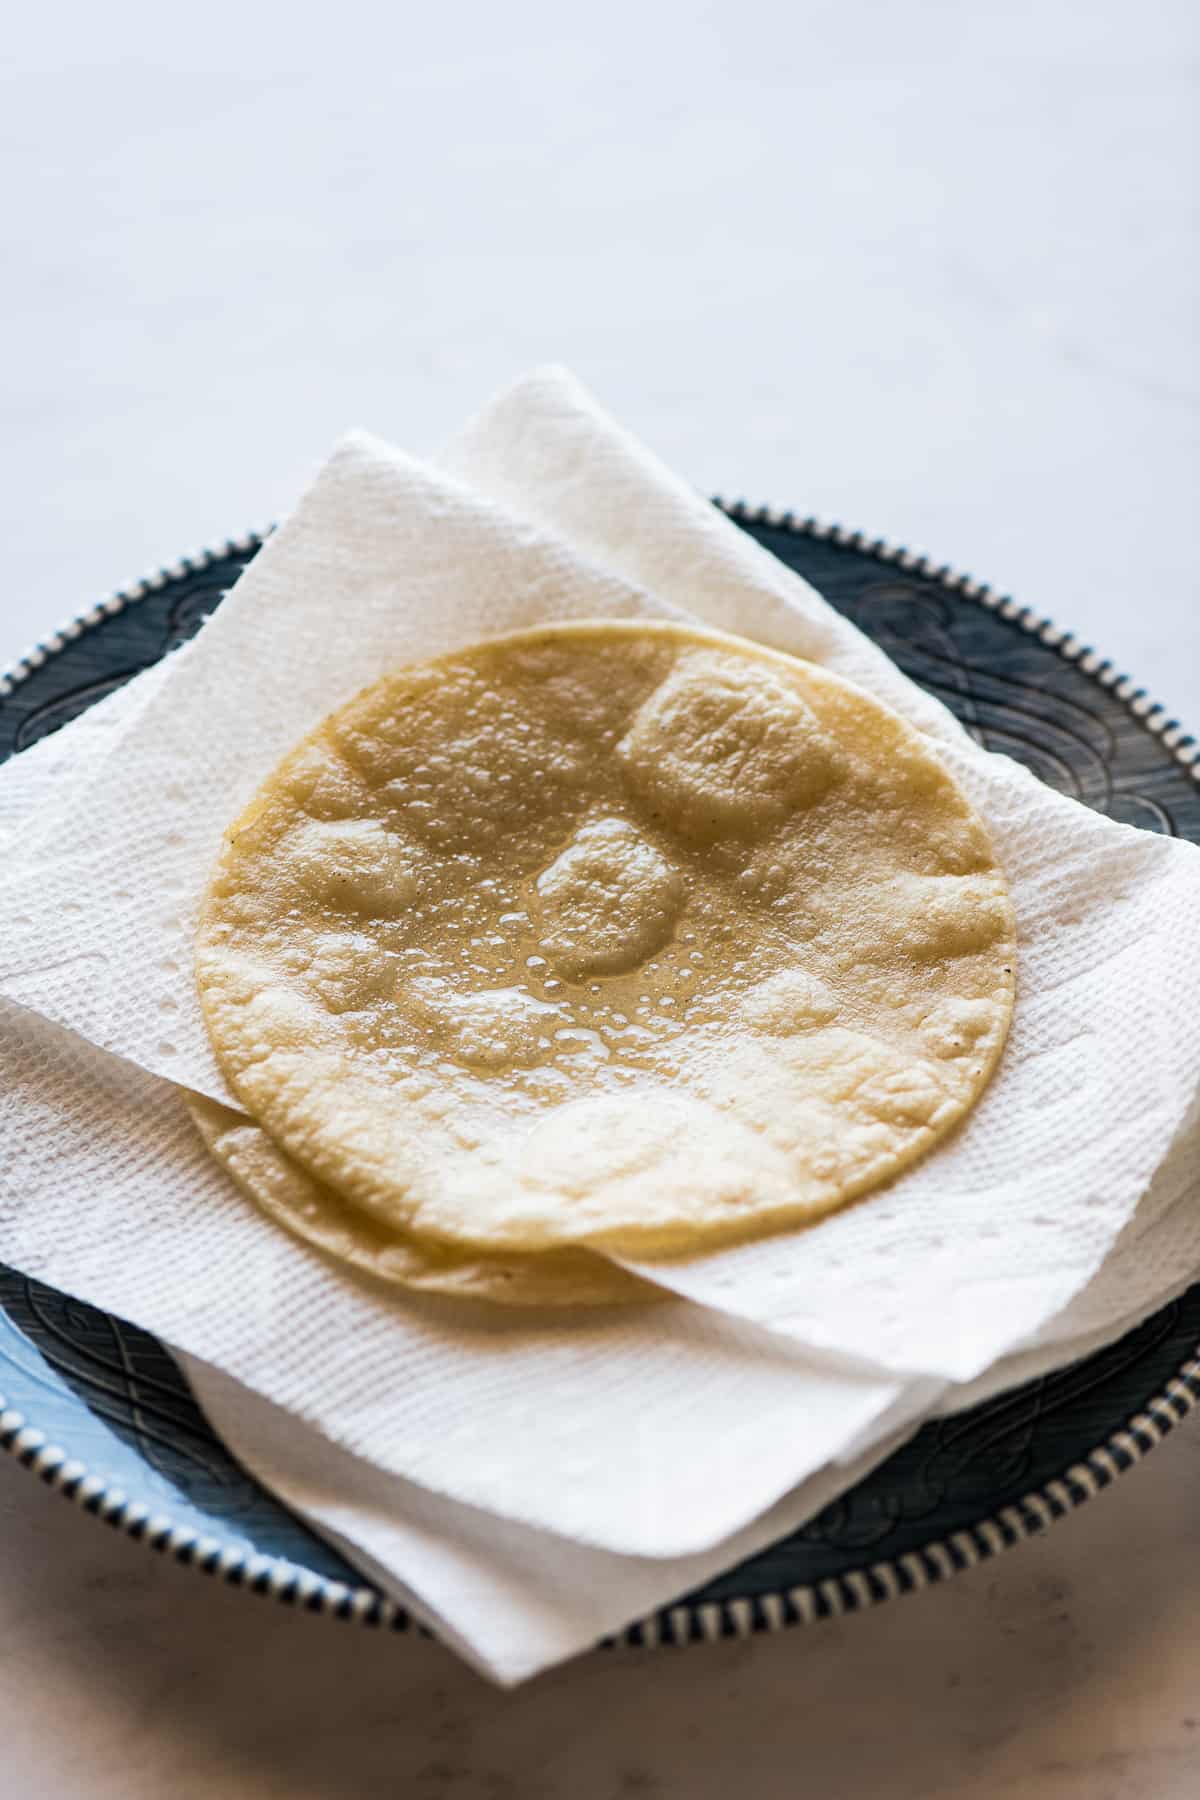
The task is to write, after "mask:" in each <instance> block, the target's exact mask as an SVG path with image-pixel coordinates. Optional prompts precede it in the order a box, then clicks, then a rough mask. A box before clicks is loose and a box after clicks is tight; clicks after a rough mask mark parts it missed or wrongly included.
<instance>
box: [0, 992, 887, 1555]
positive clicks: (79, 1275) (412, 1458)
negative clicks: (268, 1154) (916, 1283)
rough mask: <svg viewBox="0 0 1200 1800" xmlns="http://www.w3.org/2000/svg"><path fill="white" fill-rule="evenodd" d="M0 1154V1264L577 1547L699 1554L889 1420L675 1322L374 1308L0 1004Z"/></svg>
mask: <svg viewBox="0 0 1200 1800" xmlns="http://www.w3.org/2000/svg"><path fill="white" fill-rule="evenodd" d="M0 1144H2V1145H3V1155H2V1159H0V1260H4V1261H6V1262H11V1263H14V1264H15V1265H16V1266H17V1267H19V1268H21V1269H23V1270H25V1271H26V1272H27V1273H28V1274H30V1275H33V1276H36V1277H38V1278H39V1279H42V1280H45V1281H48V1282H50V1283H52V1284H53V1285H54V1286H56V1287H60V1288H63V1289H65V1290H66V1291H67V1292H68V1293H73V1294H78V1295H80V1296H81V1297H82V1298H84V1299H86V1300H90V1301H92V1302H94V1303H95V1304H97V1305H101V1306H104V1307H106V1308H107V1309H108V1310H110V1311H112V1312H115V1313H117V1314H118V1315H120V1316H121V1317H123V1318H127V1319H131V1320H133V1321H134V1322H135V1323H136V1324H138V1325H142V1326H144V1327H145V1328H146V1329H147V1330H149V1331H153V1332H155V1333H156V1334H157V1335H158V1336H159V1337H162V1338H164V1339H165V1340H166V1341H167V1342H168V1343H170V1344H171V1345H173V1346H175V1347H177V1348H178V1349H180V1350H183V1351H184V1352H186V1353H188V1354H190V1355H192V1356H197V1357H201V1358H203V1359H204V1360H206V1361H208V1362H210V1363H212V1364H214V1365H215V1366H216V1367H218V1368H220V1369H223V1370H225V1371H226V1372H228V1373H229V1374H232V1375H234V1376H236V1377H237V1378H238V1379H239V1380H242V1381H244V1382H246V1383H247V1384H250V1385H253V1386H254V1387H255V1388H257V1390H258V1391H259V1392H260V1393H262V1394H264V1395H266V1396H267V1397H268V1398H269V1399H271V1400H274V1401H275V1402H276V1403H277V1404H278V1405H280V1406H282V1407H284V1408H285V1409H286V1410H287V1411H289V1412H291V1413H292V1414H293V1415H294V1416H295V1417H296V1418H298V1419H300V1420H302V1421H304V1422H306V1423H308V1424H310V1425H315V1426H318V1427H319V1428H320V1429H321V1430H322V1431H323V1432H324V1433H325V1434H326V1435H327V1436H328V1437H329V1438H330V1439H331V1440H332V1441H333V1442H334V1443H337V1444H340V1445H342V1446H343V1447H344V1448H346V1449H348V1450H350V1451H352V1452H354V1453H355V1454H356V1455H358V1456H361V1457H362V1458H364V1459H365V1460H367V1461H370V1462H373V1463H374V1464H375V1465H376V1466H377V1467H378V1468H380V1469H382V1470H385V1471H387V1472H389V1473H391V1474H399V1475H404V1476H406V1477H408V1478H409V1479H410V1480H414V1481H418V1482H420V1483H421V1484H422V1485H424V1486H425V1487H428V1488H431V1489H433V1490H434V1491H436V1492H438V1493H442V1494H448V1495H451V1496H452V1497H454V1498H455V1499H458V1500H463V1501H466V1502H467V1503H469V1504H470V1505H473V1506H478V1507H483V1508H486V1509H489V1510H491V1511H494V1512H497V1513H501V1514H503V1515H505V1516H507V1517H510V1518H513V1519H517V1520H520V1521H522V1522H524V1523H526V1524H532V1525H536V1526H539V1527H543V1528H548V1529H551V1530H554V1531H557V1532H559V1533H560V1534H561V1535H562V1536H566V1537H573V1538H576V1539H577V1540H579V1541H580V1542H583V1543H589V1544H597V1545H601V1546H603V1547H605V1548H608V1549H617V1550H622V1551H626V1552H629V1553H633V1554H636V1555H642V1556H667V1555H678V1554H685V1553H690V1552H693V1551H698V1550H702V1549H704V1548H706V1547H707V1546H709V1545H711V1544H713V1543H715V1542H717V1541H718V1540H719V1539H721V1538H723V1537H726V1536H728V1534H729V1533H730V1532H731V1531H733V1530H735V1529H736V1528H737V1527H739V1526H740V1525H742V1524H744V1523H745V1522H746V1521H747V1520H748V1519H751V1518H753V1517H754V1515H755V1514H756V1513H758V1512H760V1511H762V1510H763V1508H764V1507H766V1506H768V1505H770V1504H771V1503H772V1502H774V1501H775V1500H776V1499H778V1498H779V1496H780V1495H781V1494H782V1493H784V1492H785V1491H786V1490H787V1489H788V1488H789V1487H791V1486H793V1485H794V1483H795V1482H796V1480H797V1478H798V1477H799V1476H801V1475H804V1474H807V1473H809V1472H810V1470H812V1469H815V1468H819V1467H820V1466H821V1465H822V1464H823V1463H825V1462H826V1461H828V1460H829V1459H830V1458H831V1457H833V1456H836V1455H837V1454H838V1453H839V1452H840V1451H842V1450H843V1449H844V1448H845V1447H846V1445H847V1444H848V1443H850V1442H852V1441H853V1439H854V1437H855V1435H856V1434H857V1433H859V1432H860V1431H863V1430H865V1429H867V1428H868V1427H869V1425H870V1424H871V1422H872V1421H873V1420H874V1419H875V1418H876V1417H878V1416H880V1415H881V1414H882V1413H883V1412H884V1411H885V1410H886V1409H887V1408H888V1407H889V1406H890V1405H891V1404H892V1403H893V1401H894V1400H895V1398H896V1396H897V1384H896V1383H893V1382H888V1381H880V1380H870V1379H867V1378H862V1379H857V1380H856V1379H854V1378H853V1377H852V1376H850V1375H848V1374H840V1373H838V1372H836V1371H834V1372H829V1373H825V1372H823V1371H822V1369H821V1368H820V1367H819V1366H818V1365H817V1364H816V1363H815V1362H814V1361H813V1359H811V1358H809V1357H806V1355H805V1354H804V1353H803V1351H802V1350H800V1348H799V1347H798V1346H795V1345H792V1344H791V1343H789V1342H788V1341H787V1340H786V1339H782V1338H778V1337H775V1336H773V1335H772V1334H771V1333H768V1332H765V1331H762V1330H760V1329H759V1328H757V1327H755V1326H752V1325H749V1324H747V1323H745V1322H743V1321H738V1320H734V1319H732V1318H729V1317H727V1316H725V1315H723V1314H718V1313H713V1312H710V1311H708V1310H707V1309H705V1308H701V1307H695V1306H688V1305H686V1304H684V1303H682V1302H674V1303H672V1302H670V1301H666V1302H663V1303H661V1304H658V1305H653V1304H652V1305H649V1306H644V1307H642V1306H638V1307H633V1306H631V1307H617V1308H607V1309H590V1310H588V1311H587V1312H578V1313H574V1314H566V1315H563V1314H558V1313H547V1314H546V1315H545V1316H536V1317H530V1316H529V1315H525V1314H522V1315H519V1316H514V1315H512V1314H506V1313H504V1312H503V1311H501V1310H499V1309H496V1308H494V1307H487V1306H483V1305H475V1306H468V1305H465V1304H464V1303H462V1302H453V1301H446V1300H440V1299H437V1298H434V1297H431V1296H430V1297H426V1296H420V1295H415V1294H414V1295H406V1296H404V1297H403V1299H402V1300H399V1301H398V1300H397V1296H396V1293H395V1290H394V1289H391V1288H388V1287H385V1286H384V1285H383V1284H382V1283H375V1282H372V1281H369V1280H365V1279H362V1278H359V1277H356V1276H354V1275H352V1274H351V1273H349V1272H348V1271H347V1270H345V1269H343V1268H340V1267H338V1266H337V1265H334V1264H332V1263H329V1262H327V1261H326V1260H325V1259H324V1258H322V1257H319V1256H314V1255H313V1254H312V1252H311V1251H310V1250H308V1249H307V1248H306V1247H305V1246H304V1245H302V1244H300V1243H298V1242H297V1241H295V1240H294V1239H292V1238H291V1237H290V1236H288V1235H287V1234H286V1233H284V1232H281V1231H280V1230H279V1229H278V1228H277V1227H276V1226H274V1225H272V1224H271V1223H270V1221H269V1220H268V1219H267V1218H266V1217H265V1216H264V1215H262V1214H261V1213H260V1212H259V1211H258V1209H257V1208H256V1207H254V1206H252V1205H251V1204H250V1203H249V1202H248V1201H246V1200H245V1199H244V1198H243V1197H242V1196H241V1195H240V1194H239V1192H238V1190H237V1189H236V1188H235V1187H234V1185H233V1184H232V1182H230V1181H229V1180H228V1178H227V1177H226V1176H225V1175H224V1173H223V1171H222V1170H221V1169H219V1168H218V1167H217V1166H216V1165H215V1164H214V1162H213V1160H212V1158H211V1157H210V1156H209V1155H208V1153H207V1151H206V1150H205V1149H204V1147H203V1145H202V1144H201V1142H200V1139H199V1137H198V1135H197V1133H196V1132H195V1130H194V1128H193V1127H192V1124H191V1121H190V1119H189V1118H188V1116H187V1113H186V1111H185V1109H184V1107H183V1104H182V1101H181V1099H180V1097H179V1094H178V1092H177V1090H175V1089H174V1088H172V1087H171V1086H170V1084H168V1083H166V1082H163V1081H161V1080H158V1079H156V1078H154V1077H152V1076H149V1075H147V1074H146V1073H145V1071H144V1070H141V1069H138V1068H137V1067H136V1066H135V1065H134V1064H132V1063H128V1062H124V1061H122V1060H121V1059H120V1058H117V1057H113V1056H111V1055H109V1054H108V1053H107V1052H103V1051H99V1050H97V1049H96V1048H95V1046H94V1045H91V1044H89V1043H87V1042H86V1040H84V1039H83V1038H81V1037H79V1036H77V1035H75V1034H74V1033H70V1032H67V1031H64V1030H62V1029H61V1028H59V1027H55V1026H53V1025H51V1024H50V1023H49V1022H48V1021H46V1020H44V1019H42V1018H40V1017H39V1016H38V1015H36V1014H34V1013H29V1012H22V1011H21V1010H20V1009H14V1008H13V1007H12V1005H11V1003H6V1005H5V1009H4V1014H3V1017H0Z"/></svg>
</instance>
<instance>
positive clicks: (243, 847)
mask: <svg viewBox="0 0 1200 1800" xmlns="http://www.w3.org/2000/svg"><path fill="white" fill-rule="evenodd" d="M1014 953H1015V944H1014V920H1013V913H1012V907H1011V905H1010V902H1009V899H1008V894H1007V891H1006V888H1005V884H1004V880H1003V877H1002V875H1001V873H1000V871H999V869H998V868H997V866H996V862H995V858H994V855H993V852H992V848H991V845H990V842H989V839H988V835H987V832H986V830H985V829H984V827H983V824H982V823H981V821H980V820H979V819H978V818H977V817H976V816H975V814H974V813H973V811H972V809H971V807H970V806H969V804H968V802H967V800H966V799H965V797H964V795H963V794H962V792H961V791H960V790H959V788H958V787H957V786H956V784H955V783H954V781H953V780H952V779H951V778H950V776H949V775H948V774H947V773H946V771H945V769H944V768H943V767H942V765H941V763H940V762H939V760H938V758H937V755H936V753H935V751H934V749H933V747H932V746H931V745H930V743H929V742H928V740H926V739H925V738H923V737H922V736H921V735H920V734H919V733H918V732H916V731H915V730H913V729H912V728H911V727H910V726H909V725H907V724H906V723H905V722H904V721H903V720H902V719H901V718H899V717H898V716H897V715H896V714H894V713H893V712H891V711H890V710H889V709H888V708H886V707H884V706H882V705H880V704H879V703H878V702H877V701H876V700H874V699H872V698H871V697H870V696H869V695H868V694H866V693H864V692H862V691H860V690H859V689H857V688H855V687H853V686H852V685H850V684H849V683H847V682H845V681H843V680H841V679H840V678H838V677H837V676H835V675H832V674H830V673H828V672H827V671H825V670H823V669H821V668H819V667H817V666H815V665H813V664H809V663H804V662H801V661H798V660H795V659H793V658H790V657H786V656H782V655H779V654H776V653H773V652H770V651H766V650H763V649H762V648H760V647H759V646H757V645H753V644H750V643H746V642H743V641H741V640H739V639H736V638H730V637H724V636H721V635H719V634H716V633H709V632H700V631H692V630H688V629H685V628H682V627H678V626H673V625H664V624H651V623H633V624H627V623H606V622H600V623H596V624H584V625H561V626H547V627H544V628H539V629H535V630H532V631H524V632H518V633H515V634H513V635H511V636H508V637H502V638H496V639H493V640H490V641H488V642H485V643H481V644H477V645H475V646H473V647H472V648H470V649H467V650H463V651H460V652H457V653H455V654H453V655H449V656H444V657H441V658H438V659H436V660H433V661H430V662H426V663H421V664H417V665H414V666H412V667H409V668H404V669H400V670H399V671H397V672H396V673H394V674H392V675H388V676H386V677H385V678H384V679H383V680H381V681H379V682H377V683H376V684H375V685H374V686H372V687H370V688H368V689H366V690H365V691H364V692H362V693H361V694H359V695H358V696H357V697H356V698H355V699H353V700H351V701H350V702H349V703H348V704H347V705H345V706H343V707H342V708H341V709H340V710H339V711H338V712H336V713H334V714H333V715H332V716H331V717H330V718H328V719H326V720H325V721H324V723H323V724H321V725H320V726H319V727H318V728H317V729H316V730H315V731H314V732H313V733H312V734H311V736H309V737H308V738H307V739H305V740H304V742H303V743H301V744H300V745H299V746H298V747H297V748H296V749H295V750H294V751H293V752H292V753H291V754H290V755H288V756H287V757H285V758H284V760H283V762H282V763H281V764H280V765H279V767H278V768H277V769H276V770H275V772H274V773H273V774H272V775H271V776H270V777H269V778H268V780H267V781H266V782H264V784H263V786H262V787H261V789H260V790H259V792H258V794H257V795H256V797H255V798H254V800H253V801H252V803H251V804H250V806H249V807H248V808H247V809H246V811H245V813H244V814H243V815H242V817H241V818H240V819H239V820H238V821H237V822H236V824H235V825H234V826H233V827H232V829H231V830H230V832H229V834H228V837H227V841H226V844H225V847H224V852H223V854H222V857H221V860H220V864H219V866H218V868H217V871H216V873H215V876H214V878H213V881H212V885H211V888H210V891H209V894H208V898H207V902H206V906H205V910H204V914H203V918H202V922H201V928H200V932H199V938H198V946H197V979H198V985H199V991H200V996H201V1001H202V1005H203V1009H204V1014H205V1018H206V1021H207V1025H208V1030H209V1032H210V1035H211V1039H212V1043H213V1046H214V1049H215V1052H216V1055H217V1058H218V1060H219V1062H220V1065H221V1068H222V1070H223V1072H224V1073H225V1075H226V1077H227V1079H228V1081H229V1084H230V1086H231V1088H232V1090H233V1091H234V1093H235V1094H236V1095H237V1097H238V1099H239V1100H240V1101H241V1103H242V1104H243V1105H244V1106H245V1108H246V1110H247V1111H248V1112H249V1113H250V1114H251V1115H252V1117H253V1118H254V1119H255V1120H257V1121H258V1122H259V1123H260V1124H261V1125H262V1126H263V1127H264V1128H265V1131H266V1132H267V1133H268V1134H269V1138H270V1140H272V1142H273V1145H274V1146H275V1148H276V1149H277V1150H278V1151H279V1152H282V1153H283V1155H284V1156H285V1157H286V1158H287V1159H289V1161H290V1162H291V1163H293V1164H294V1165H295V1167H296V1169H297V1170H298V1171H299V1172H300V1173H301V1174H302V1175H304V1176H307V1177H311V1178H312V1179H313V1180H314V1181H315V1182H317V1183H319V1184H321V1185H322V1187H323V1189H326V1190H329V1191H330V1192H331V1195H332V1197H333V1199H334V1200H335V1201H336V1203H337V1205H338V1206H339V1207H342V1208H344V1209H346V1216H347V1217H351V1216H353V1218H354V1220H355V1223H354V1227H353V1229H354V1230H355V1231H358V1230H360V1229H365V1226H366V1224H367V1223H368V1222H369V1224H370V1225H371V1227H372V1229H373V1230H374V1231H376V1232H379V1233H382V1234H384V1235H385V1237H386V1236H388V1235H391V1236H399V1237H402V1240H403V1243H404V1244H405V1245H406V1246H409V1245H411V1244H412V1243H413V1242H414V1241H419V1243H420V1244H421V1245H422V1246H424V1247H427V1248H428V1250H429V1253H430V1254H434V1253H435V1252H436V1253H441V1252H445V1251H447V1250H456V1251H458V1252H462V1253H467V1252H469V1253H471V1254H473V1255H474V1254H479V1253H485V1254H486V1255H488V1256H492V1257H495V1256H509V1255H539V1254H545V1253H547V1252H551V1251H562V1250H565V1249H567V1248H572V1247H573V1248H575V1249H576V1250H579V1249H581V1248H582V1247H584V1246H593V1247H598V1248H600V1249H603V1250H606V1251H611V1252H614V1253H617V1254H626V1255H629V1256H647V1255H648V1256H654V1255H660V1254H663V1255H677V1254H681V1253H693V1252H696V1251H699V1250H703V1249H706V1248H709V1247H712V1246H715V1245H717V1244H720V1243H722V1242H726V1241H729V1240H731V1239H735V1238H738V1237H743V1236H745V1235H748V1234H752V1233H757V1232H761V1231H764V1230H774V1229H778V1228H781V1227H785V1226H796V1225H802V1224H805V1223H808V1222H811V1221H812V1220H815V1219H818V1218H820V1217H821V1216H822V1215H824V1214H827V1213H829V1212H830V1211H832V1210H834V1209H835V1208H837V1207H840V1206H843V1205H845V1204H846V1203H847V1202H848V1201H850V1200H852V1199H854V1198H856V1197H857V1196H860V1195H862V1194H864V1193H866V1192H868V1191H869V1190H870V1189H872V1188H874V1187H877V1186H878V1185H879V1184H880V1183H882V1182H885V1181H887V1180H889V1179H890V1178H891V1177H892V1176H894V1175H896V1174H897V1173H898V1172H899V1171H900V1170H901V1169H903V1168H905V1167H907V1166H908V1165H909V1164H911V1163H912V1162H913V1161H914V1160H915V1159H916V1158H918V1157H920V1156H922V1155H924V1154H926V1153H927V1152H928V1151H929V1150H930V1149H932V1147H933V1146H934V1145H935V1144H936V1143H937V1142H938V1141H939V1140H940V1139H942V1138H943V1137H944V1136H945V1135H946V1133H947V1132H948V1131H950V1130H951V1129H952V1127H953V1126H954V1125H956V1124H957V1123H958V1121H959V1120H961V1119H962V1117H963V1115H964V1114H965V1113H966V1112H967V1110H968V1109H969V1108H970V1107H971V1105H972V1104H973V1103H974V1102H975V1101H976V1100H977V1099H978V1097H979V1095H980V1094H981V1093H982V1091H983V1089H984V1087H985V1086H986V1084H987V1081H988V1079H989V1076H990V1075H991V1073H992V1070H993V1068H994V1066H995V1064H996V1061H997V1058H998V1057H999V1054H1000V1051H1001V1048H1002V1046H1003V1043H1004V1038H1005V1035H1006V1032H1007V1029H1008V1023H1009V1018H1010V1015H1011V1010H1012V1003H1013V992H1014V970H1015V962H1014ZM243 1180H245V1177H243ZM246 1185H247V1186H250V1187H254V1186H255V1184H254V1183H253V1182H246ZM256 1191H257V1190H256ZM260 1197H261V1196H260ZM309 1235H310V1236H311V1235H315V1234H314V1233H311V1232H310V1233H309ZM356 1241H357V1240H356ZM368 1241H369V1242H370V1243H371V1244H372V1245H373V1244H374V1239H370V1240H368V1239H366V1238H363V1239H362V1243H363V1245H364V1246H365V1245H366V1244H367V1243H368ZM338 1253H339V1254H348V1252H347V1251H346V1250H345V1249H342V1250H340V1251H339V1252H338ZM382 1254H384V1252H383V1251H378V1252H377V1251H376V1250H375V1249H374V1248H371V1249H367V1248H365V1247H364V1248H363V1250H362V1253H361V1255H359V1254H356V1256H355V1258H354V1260H358V1261H363V1260H364V1259H365V1260H367V1261H371V1260H373V1259H377V1257H378V1256H380V1255H382ZM403 1278H404V1277H402V1276H398V1277H397V1279H403Z"/></svg>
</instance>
